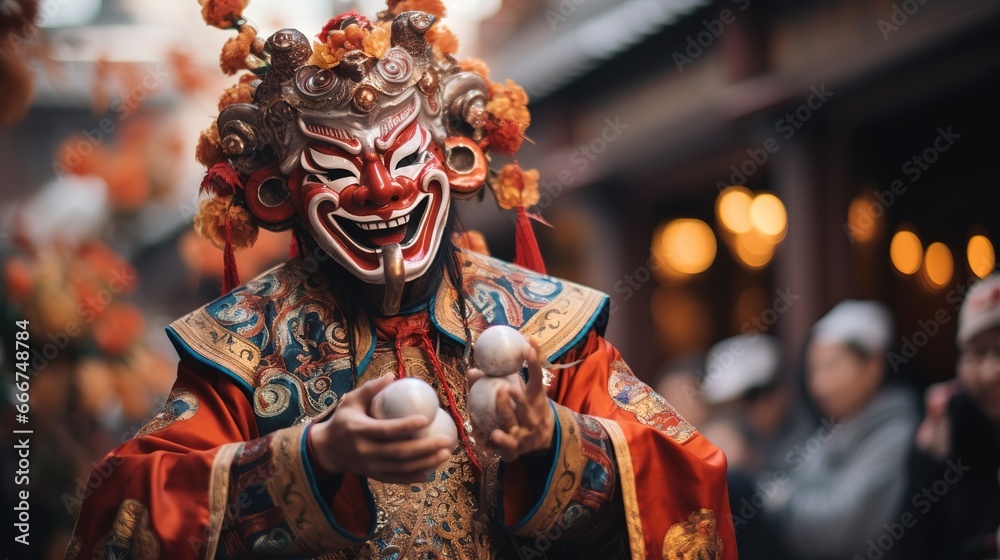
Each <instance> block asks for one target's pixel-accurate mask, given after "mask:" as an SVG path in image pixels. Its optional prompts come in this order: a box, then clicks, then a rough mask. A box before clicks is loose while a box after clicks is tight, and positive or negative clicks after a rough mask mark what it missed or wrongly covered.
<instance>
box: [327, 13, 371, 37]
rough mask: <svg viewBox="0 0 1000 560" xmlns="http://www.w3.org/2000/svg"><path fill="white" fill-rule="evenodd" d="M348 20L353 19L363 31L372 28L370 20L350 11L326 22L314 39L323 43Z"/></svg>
mask: <svg viewBox="0 0 1000 560" xmlns="http://www.w3.org/2000/svg"><path fill="white" fill-rule="evenodd" d="M349 19H353V20H354V21H355V22H356V23H357V24H358V25H360V26H361V27H364V28H365V29H371V28H372V22H371V20H369V19H368V18H366V17H365V16H363V15H361V14H359V13H358V12H355V11H354V10H351V11H349V12H344V13H342V14H340V15H339V16H336V17H333V18H330V21H328V22H326V25H324V26H323V29H321V30H320V32H319V33H318V34H317V35H316V37H317V38H319V40H320V41H323V42H324V43H325V42H326V38H327V37H328V36H329V35H330V32H331V31H339V30H340V29H341V28H342V27H343V25H344V22H345V21H347V20H349Z"/></svg>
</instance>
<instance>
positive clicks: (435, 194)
mask: <svg viewBox="0 0 1000 560" xmlns="http://www.w3.org/2000/svg"><path fill="white" fill-rule="evenodd" d="M248 1H249V0H228V1H226V0H201V2H202V14H203V16H204V17H205V20H206V22H207V23H209V24H210V25H215V26H217V27H221V28H235V29H237V30H238V31H239V34H238V35H237V36H236V37H234V38H232V39H230V40H229V41H228V42H227V43H226V45H225V47H224V48H223V52H222V57H221V66H222V68H223V70H224V71H226V72H227V73H230V74H233V73H236V72H238V71H240V70H241V69H247V70H250V71H251V73H250V74H245V75H244V76H242V77H241V78H240V80H239V83H238V84H236V85H234V86H233V87H231V88H229V89H228V90H226V92H225V93H224V94H223V96H222V98H221V99H220V103H219V106H220V114H219V117H218V120H217V121H216V123H215V124H213V126H212V127H211V128H209V129H208V130H206V131H205V132H204V133H203V134H202V137H201V139H200V141H199V144H198V150H197V151H198V154H197V155H198V158H199V161H201V162H202V163H203V164H205V165H206V166H207V167H208V168H209V169H208V172H207V174H206V177H205V180H204V181H203V183H202V190H203V192H208V193H211V194H212V195H213V196H212V197H210V198H207V199H206V200H204V201H203V202H202V205H201V208H200V211H199V214H198V216H197V217H196V219H195V227H196V229H197V230H198V231H199V233H201V234H202V235H204V236H205V237H207V238H209V239H211V240H212V241H213V242H214V243H215V244H216V245H217V246H220V248H223V249H224V252H225V258H226V264H227V266H226V270H227V274H226V278H225V281H224V288H223V289H224V290H229V289H232V288H233V287H234V286H235V285H236V284H238V283H239V281H238V277H237V275H236V272H235V261H234V257H233V250H234V248H238V247H248V246H250V245H252V244H253V242H254V240H255V239H256V233H257V227H258V226H261V227H265V228H267V229H271V230H282V229H287V228H289V227H290V226H291V225H293V223H294V222H295V219H296V217H297V216H298V217H299V218H300V219H302V218H303V217H307V220H302V222H303V223H305V225H306V226H307V227H306V228H305V229H306V231H308V233H309V234H311V235H312V237H313V238H314V239H315V241H316V242H317V243H318V244H319V245H320V246H322V247H323V249H324V250H326V251H327V252H328V253H329V254H330V255H331V256H333V257H334V259H336V260H337V261H338V262H339V263H340V264H342V265H344V266H345V268H347V269H348V270H350V271H351V272H352V273H353V274H355V275H356V276H358V277H359V278H361V279H363V280H365V281H366V282H370V283H379V284H381V283H385V284H387V286H388V285H389V284H390V283H393V282H402V281H409V280H412V279H413V278H416V277H418V276H420V275H422V274H423V273H424V272H425V271H426V270H427V267H428V265H429V263H430V260H431V257H432V256H433V255H434V254H435V253H436V251H437V249H438V246H439V244H440V243H441V236H442V234H443V229H444V227H443V226H444V222H445V220H446V219H447V214H448V211H449V207H450V198H451V197H452V196H454V197H470V196H473V195H474V194H476V193H477V191H478V190H479V189H480V188H481V187H482V186H483V185H484V184H485V183H487V182H490V183H491V184H492V185H493V187H494V191H495V193H496V195H497V200H498V202H499V203H500V205H501V206H502V207H504V208H507V209H511V208H516V209H518V216H519V220H518V240H517V241H518V242H517V254H518V257H517V259H516V260H518V261H519V262H520V264H523V265H526V266H530V267H532V268H535V269H541V268H542V264H541V258H540V256H539V254H538V249H537V245H536V243H535V241H534V236H533V234H532V233H531V227H530V222H528V217H527V214H526V212H525V209H526V208H527V207H528V206H530V205H532V204H534V203H535V202H537V200H538V195H537V181H538V174H537V172H535V171H523V170H521V168H520V167H519V166H518V165H517V164H516V163H509V164H507V165H505V166H503V168H502V169H501V170H500V172H499V173H493V174H491V173H489V172H488V163H489V162H490V160H491V157H490V155H489V154H490V153H491V152H492V153H501V154H507V155H513V154H514V153H516V152H517V150H518V149H519V148H520V145H521V142H522V140H523V138H524V132H525V129H526V128H527V126H528V124H529V123H530V113H529V112H528V110H527V107H526V104H527V95H525V93H524V90H522V89H521V88H520V87H518V86H517V85H516V84H514V83H513V82H511V81H509V80H508V81H507V83H506V84H498V83H490V82H489V80H488V69H487V68H486V65H485V64H484V63H483V62H481V61H478V60H475V59H468V60H465V61H461V62H459V61H457V60H456V59H455V58H454V56H453V54H454V53H455V51H456V49H457V41H456V40H455V37H454V35H453V34H452V33H451V32H450V31H449V30H448V29H447V28H445V27H443V26H442V24H441V23H440V19H441V18H442V17H443V16H444V6H443V4H441V2H440V0H403V1H398V0H395V1H394V0H390V2H389V5H388V9H387V10H385V11H382V12H380V13H379V14H378V16H377V18H376V19H375V20H369V19H367V18H365V17H364V16H361V15H359V14H357V13H355V12H348V13H345V14H341V15H339V16H337V17H335V18H333V19H331V20H330V21H329V22H328V23H327V24H326V25H325V26H324V27H323V29H322V31H321V32H320V34H319V39H320V41H318V42H315V43H314V44H313V45H310V43H309V41H308V39H307V38H306V37H305V35H303V34H302V33H301V32H299V31H297V30H294V29H282V30H280V31H278V32H276V33H274V34H273V35H271V36H270V37H268V38H267V40H266V41H265V40H262V39H261V38H260V37H258V36H257V31H256V29H255V28H254V27H253V26H252V25H250V24H249V23H248V22H247V21H246V20H245V19H243V17H242V11H243V9H244V8H245V7H246V4H247V2H248ZM403 263H405V265H406V266H405V267H404V266H403ZM397 265H398V270H396V272H395V273H393V272H392V270H390V269H395V268H396V267H397ZM400 271H402V272H400ZM393 274H396V275H397V276H399V275H400V274H402V275H403V276H404V277H403V278H393V277H392V276H393Z"/></svg>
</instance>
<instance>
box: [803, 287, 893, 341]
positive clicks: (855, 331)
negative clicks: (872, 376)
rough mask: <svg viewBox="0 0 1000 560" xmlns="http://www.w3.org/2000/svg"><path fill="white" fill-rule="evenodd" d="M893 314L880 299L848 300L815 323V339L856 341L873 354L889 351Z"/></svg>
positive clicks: (813, 330)
mask: <svg viewBox="0 0 1000 560" xmlns="http://www.w3.org/2000/svg"><path fill="white" fill-rule="evenodd" d="M893 330H894V329H893V321H892V314H891V313H889V309H888V308H887V307H886V306H884V305H882V304H881V303H879V302H877V301H872V300H864V301H861V300H855V299H846V300H844V301H842V302H840V303H838V304H837V305H835V306H833V309H831V310H830V311H829V313H827V314H826V315H824V316H823V318H822V319H820V320H819V321H816V324H815V325H813V328H812V332H813V338H812V340H813V342H826V343H831V344H853V345H855V346H859V347H861V348H863V349H865V350H867V351H869V352H872V353H881V352H886V351H888V350H889V346H890V344H891V341H892V336H893Z"/></svg>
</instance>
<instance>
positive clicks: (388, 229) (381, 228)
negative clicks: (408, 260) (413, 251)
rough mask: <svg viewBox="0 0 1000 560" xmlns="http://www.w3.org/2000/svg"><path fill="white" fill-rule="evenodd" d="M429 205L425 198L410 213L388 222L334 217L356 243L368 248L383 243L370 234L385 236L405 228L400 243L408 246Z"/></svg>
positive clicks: (373, 249)
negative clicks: (377, 241) (376, 240)
mask: <svg viewBox="0 0 1000 560" xmlns="http://www.w3.org/2000/svg"><path fill="white" fill-rule="evenodd" d="M427 205H428V199H427V198H425V199H424V200H421V201H420V202H419V203H417V205H416V207H415V208H414V209H413V211H412V212H410V213H409V214H406V215H405V216H400V217H398V218H396V219H393V220H389V221H388V222H383V221H376V222H355V221H354V220H351V219H348V218H345V217H343V216H334V219H335V220H337V225H338V226H340V228H341V229H342V230H343V231H344V233H346V234H347V235H349V236H350V237H351V239H352V240H353V241H354V242H355V243H357V244H358V245H360V246H362V247H364V248H366V249H369V250H371V251H375V250H376V249H378V248H379V247H381V245H379V244H378V243H375V242H374V241H373V240H372V239H371V238H370V234H377V235H379V236H383V235H391V234H393V233H396V232H398V231H400V230H405V232H406V233H405V235H404V236H403V241H402V243H400V245H403V246H406V245H407V244H409V243H410V242H411V241H412V240H413V239H414V238H415V237H416V235H417V231H418V230H419V228H420V224H421V223H422V221H423V216H424V213H425V212H427Z"/></svg>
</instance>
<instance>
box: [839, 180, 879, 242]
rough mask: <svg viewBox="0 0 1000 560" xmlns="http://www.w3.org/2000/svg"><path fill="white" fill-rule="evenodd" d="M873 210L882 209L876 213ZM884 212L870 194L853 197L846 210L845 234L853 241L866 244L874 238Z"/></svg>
mask: <svg viewBox="0 0 1000 560" xmlns="http://www.w3.org/2000/svg"><path fill="white" fill-rule="evenodd" d="M874 209H882V212H877V211H876V210H874ZM884 215H885V210H884V208H882V206H880V205H879V202H878V201H877V200H875V197H874V196H872V194H871V193H870V192H869V193H865V194H861V195H858V196H856V197H854V200H852V201H851V205H850V206H849V207H848V208H847V229H848V231H847V233H848V235H850V236H851V239H852V240H854V241H859V242H861V243H867V242H868V241H871V240H872V239H874V238H875V234H876V233H878V230H879V228H880V226H881V222H882V216H884Z"/></svg>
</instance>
